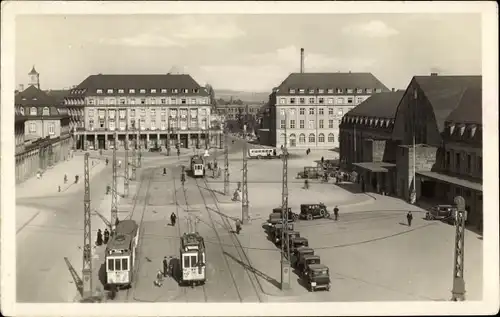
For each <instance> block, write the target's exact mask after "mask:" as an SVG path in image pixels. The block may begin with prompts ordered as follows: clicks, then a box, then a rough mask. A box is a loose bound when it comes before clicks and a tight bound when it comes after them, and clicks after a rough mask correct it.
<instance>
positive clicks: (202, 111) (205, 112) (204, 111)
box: [201, 108, 207, 116]
mask: <svg viewBox="0 0 500 317" xmlns="http://www.w3.org/2000/svg"><path fill="white" fill-rule="evenodd" d="M201 115H202V116H206V115H207V109H205V108H203V109H201Z"/></svg>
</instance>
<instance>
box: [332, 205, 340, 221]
mask: <svg viewBox="0 0 500 317" xmlns="http://www.w3.org/2000/svg"><path fill="white" fill-rule="evenodd" d="M333 215H334V216H335V221H337V220H338V219H339V207H338V206H335V208H333Z"/></svg>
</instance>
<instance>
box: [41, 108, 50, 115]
mask: <svg viewBox="0 0 500 317" xmlns="http://www.w3.org/2000/svg"><path fill="white" fill-rule="evenodd" d="M42 115H44V116H49V115H50V109H49V107H44V108H43V110H42Z"/></svg>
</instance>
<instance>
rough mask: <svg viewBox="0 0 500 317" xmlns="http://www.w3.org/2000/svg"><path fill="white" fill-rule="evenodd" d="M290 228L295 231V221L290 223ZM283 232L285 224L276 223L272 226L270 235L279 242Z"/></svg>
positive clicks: (275, 241) (274, 240)
mask: <svg viewBox="0 0 500 317" xmlns="http://www.w3.org/2000/svg"><path fill="white" fill-rule="evenodd" d="M288 230H289V231H291V232H293V223H289V224H288ZM282 232H283V224H282V223H278V224H276V225H274V227H271V229H270V230H269V236H270V238H271V240H272V241H273V242H274V243H276V244H278V243H279V242H280V241H281V235H282Z"/></svg>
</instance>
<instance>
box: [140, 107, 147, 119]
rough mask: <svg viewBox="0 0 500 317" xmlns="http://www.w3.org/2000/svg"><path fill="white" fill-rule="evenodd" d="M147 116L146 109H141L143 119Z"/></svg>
mask: <svg viewBox="0 0 500 317" xmlns="http://www.w3.org/2000/svg"><path fill="white" fill-rule="evenodd" d="M145 116H146V108H141V117H145Z"/></svg>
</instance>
